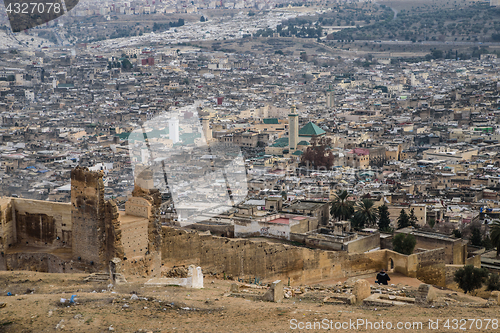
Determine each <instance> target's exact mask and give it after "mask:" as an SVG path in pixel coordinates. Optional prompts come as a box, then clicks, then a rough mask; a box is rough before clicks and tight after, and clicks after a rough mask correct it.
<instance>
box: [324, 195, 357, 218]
mask: <svg viewBox="0 0 500 333" xmlns="http://www.w3.org/2000/svg"><path fill="white" fill-rule="evenodd" d="M348 197H349V193H348V192H347V191H345V190H344V191H342V190H340V191H338V192H337V193H336V194H335V196H334V198H333V201H332V203H331V205H332V206H331V208H330V214H331V215H332V216H333V217H335V218H336V219H338V220H339V221H342V220H344V221H345V220H348V219H349V218H350V217H351V215H352V213H353V212H354V208H353V205H352V201H349V200H347V198H348Z"/></svg>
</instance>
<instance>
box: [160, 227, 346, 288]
mask: <svg viewBox="0 0 500 333" xmlns="http://www.w3.org/2000/svg"><path fill="white" fill-rule="evenodd" d="M162 231H163V246H162V264H163V265H165V266H166V267H172V266H179V265H189V264H195V265H199V266H201V267H202V268H203V270H204V272H206V273H212V274H219V275H221V276H222V274H225V275H226V276H232V277H234V278H236V277H240V278H245V279H248V278H254V277H258V278H261V279H273V278H281V279H283V281H288V279H290V281H291V283H294V284H300V283H305V281H312V280H322V279H327V278H340V277H343V273H342V270H341V263H342V262H343V261H345V260H346V258H347V254H346V253H345V252H331V251H321V250H311V249H307V248H302V247H295V246H288V245H283V244H275V243H267V242H254V241H250V240H247V239H229V238H222V237H216V236H211V235H200V234H198V233H196V232H189V231H186V230H181V229H174V228H170V227H163V228H162Z"/></svg>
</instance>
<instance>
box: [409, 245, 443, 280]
mask: <svg viewBox="0 0 500 333" xmlns="http://www.w3.org/2000/svg"><path fill="white" fill-rule="evenodd" d="M414 256H416V258H417V262H418V264H417V272H416V277H417V279H419V280H420V281H422V282H424V283H427V284H432V285H436V286H441V287H444V286H445V285H446V268H445V262H446V250H445V249H444V248H442V249H436V250H429V251H425V252H420V253H417V254H414Z"/></svg>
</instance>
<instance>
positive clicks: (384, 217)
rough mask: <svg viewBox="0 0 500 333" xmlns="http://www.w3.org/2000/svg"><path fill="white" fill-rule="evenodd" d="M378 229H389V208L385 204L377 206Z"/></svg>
mask: <svg viewBox="0 0 500 333" xmlns="http://www.w3.org/2000/svg"><path fill="white" fill-rule="evenodd" d="M378 229H379V230H380V231H386V232H388V231H390V230H391V219H390V218H389V208H387V206H386V205H382V206H379V207H378Z"/></svg>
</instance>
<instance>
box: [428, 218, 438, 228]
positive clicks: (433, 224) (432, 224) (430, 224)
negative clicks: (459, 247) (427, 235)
mask: <svg viewBox="0 0 500 333" xmlns="http://www.w3.org/2000/svg"><path fill="white" fill-rule="evenodd" d="M428 224H429V227H431V229H433V228H434V226H435V225H436V220H435V219H434V218H431V219H430V220H429V222H428Z"/></svg>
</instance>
